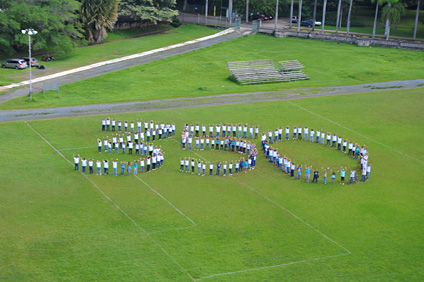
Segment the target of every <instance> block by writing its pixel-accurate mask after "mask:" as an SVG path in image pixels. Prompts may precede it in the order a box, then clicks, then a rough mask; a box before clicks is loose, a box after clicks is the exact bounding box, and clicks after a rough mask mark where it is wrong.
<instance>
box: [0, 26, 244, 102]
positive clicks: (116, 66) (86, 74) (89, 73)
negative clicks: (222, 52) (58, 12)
mask: <svg viewBox="0 0 424 282" xmlns="http://www.w3.org/2000/svg"><path fill="white" fill-rule="evenodd" d="M249 33H250V30H249V29H241V30H239V31H235V32H232V33H230V34H227V35H223V36H219V37H215V38H212V39H208V40H205V41H201V42H197V43H194V44H190V45H186V46H182V47H179V48H175V49H170V50H166V51H163V52H160V53H154V54H150V55H147V56H144V57H139V58H134V59H131V60H125V61H121V62H116V63H113V64H109V65H104V66H100V67H96V68H92V69H88V70H84V71H81V72H77V73H73V74H68V75H66V76H62V77H58V78H53V79H49V80H46V81H44V82H56V83H59V85H61V84H65V83H69V82H73V81H77V80H81V79H86V78H90V77H94V76H99V75H102V74H104V73H108V72H112V71H117V70H122V69H126V68H129V67H132V66H135V65H139V64H142V63H148V62H151V61H154V60H159V59H163V58H166V57H170V56H174V55H179V54H184V53H187V52H191V51H193V50H198V49H201V48H205V47H208V46H211V45H214V44H218V43H221V42H224V41H228V40H231V39H235V38H238V37H242V36H244V35H246V34H249ZM44 82H38V83H33V84H32V87H33V92H41V91H42V90H43V83H44ZM28 93H29V86H27V87H22V88H19V89H16V90H14V91H10V92H8V93H6V94H3V95H0V103H2V102H4V101H8V100H10V99H13V98H16V97H19V96H25V95H28Z"/></svg>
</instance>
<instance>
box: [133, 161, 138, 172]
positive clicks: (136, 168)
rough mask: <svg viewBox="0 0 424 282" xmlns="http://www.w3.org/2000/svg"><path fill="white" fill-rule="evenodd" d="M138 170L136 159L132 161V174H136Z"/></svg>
mask: <svg viewBox="0 0 424 282" xmlns="http://www.w3.org/2000/svg"><path fill="white" fill-rule="evenodd" d="M137 172H138V162H137V160H135V161H134V175H136V174H137Z"/></svg>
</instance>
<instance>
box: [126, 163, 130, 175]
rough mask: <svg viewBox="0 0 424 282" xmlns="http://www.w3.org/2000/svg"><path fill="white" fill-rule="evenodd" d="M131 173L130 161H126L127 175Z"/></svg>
mask: <svg viewBox="0 0 424 282" xmlns="http://www.w3.org/2000/svg"><path fill="white" fill-rule="evenodd" d="M130 174H131V162H128V163H127V176H128V175H130Z"/></svg>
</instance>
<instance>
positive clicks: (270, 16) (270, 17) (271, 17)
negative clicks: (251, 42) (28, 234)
mask: <svg viewBox="0 0 424 282" xmlns="http://www.w3.org/2000/svg"><path fill="white" fill-rule="evenodd" d="M266 16H267V17H268V20H272V19H273V18H274V17H273V16H272V15H266Z"/></svg>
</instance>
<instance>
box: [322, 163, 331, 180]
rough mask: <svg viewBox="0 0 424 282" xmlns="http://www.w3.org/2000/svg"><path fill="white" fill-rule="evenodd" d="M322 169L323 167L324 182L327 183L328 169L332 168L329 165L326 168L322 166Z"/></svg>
mask: <svg viewBox="0 0 424 282" xmlns="http://www.w3.org/2000/svg"><path fill="white" fill-rule="evenodd" d="M322 169H323V171H322V184H327V170H330V168H329V167H328V168H326V169H324V168H322Z"/></svg>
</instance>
